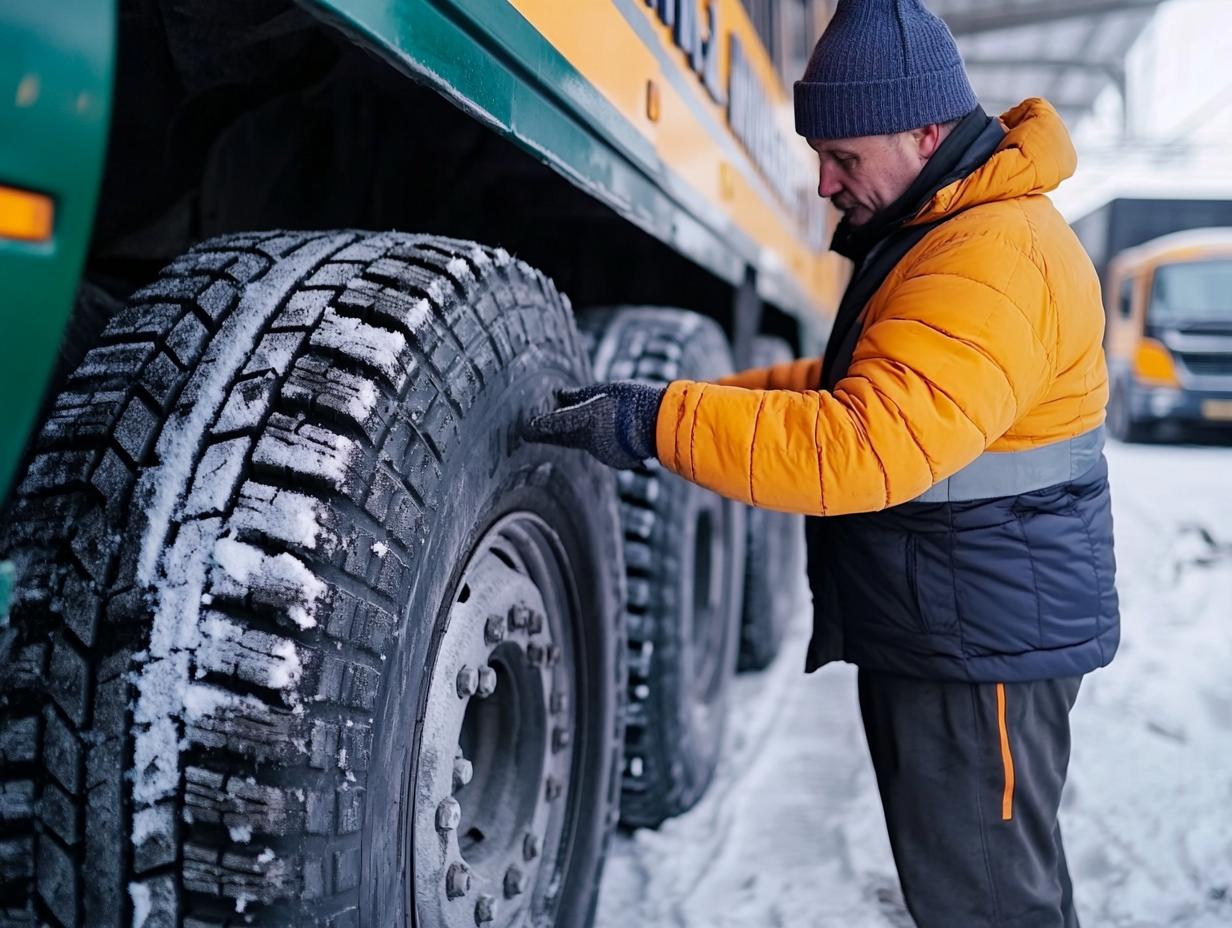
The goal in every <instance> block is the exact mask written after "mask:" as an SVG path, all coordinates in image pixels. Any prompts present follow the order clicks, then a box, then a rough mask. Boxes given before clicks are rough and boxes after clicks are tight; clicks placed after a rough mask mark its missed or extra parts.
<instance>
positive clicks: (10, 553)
mask: <svg viewBox="0 0 1232 928" xmlns="http://www.w3.org/2000/svg"><path fill="white" fill-rule="evenodd" d="M588 380H589V372H588V364H587V361H586V358H585V355H584V352H583V351H582V349H581V346H580V343H579V341H578V338H577V333H576V329H575V327H574V323H573V320H572V316H571V314H570V311H569V309H568V306H567V303H566V302H565V300H564V299H563V298H562V297H561V296H560V295H559V294H558V293H557V291H556V290H555V288H554V287H553V285H552V284H551V282H550V281H548V280H547V279H545V278H544V277H543V276H542V275H541V274H540V273H538V272H537V271H535V270H533V269H531V268H530V267H528V266H526V265H525V264H524V263H522V262H520V261H514V260H512V259H510V257H509V256H508V255H507V254H506V253H505V252H503V251H501V250H499V249H496V250H493V249H489V248H484V247H480V246H478V245H475V244H473V243H470V242H462V241H456V240H448V239H441V238H432V237H428V236H417V235H406V234H395V233H390V234H380V235H370V234H366V233H355V232H328V233H302V234H301V233H297V234H282V233H277V234H262V235H246V236H231V237H226V238H221V239H216V240H213V241H210V242H206V243H204V244H202V245H200V246H198V247H196V248H194V249H193V250H192V251H190V252H189V253H188V254H186V255H184V256H183V257H182V258H180V259H178V260H177V261H175V262H174V263H173V264H172V265H171V266H170V267H168V268H167V269H166V270H165V271H164V272H163V274H162V275H161V276H160V277H159V278H158V279H157V280H156V281H155V282H154V283H153V284H152V285H150V286H148V287H146V288H144V289H142V290H141V291H139V292H138V293H137V294H136V295H135V296H134V297H133V298H132V299H131V300H130V301H129V302H128V304H127V305H126V306H125V307H124V308H123V309H121V310H120V311H119V312H118V313H117V314H116V315H115V316H114V317H113V318H112V319H111V320H110V322H109V323H108V325H107V327H106V329H105V330H104V332H103V334H102V336H101V339H100V343H99V344H98V346H97V347H95V348H93V349H92V350H91V351H90V352H89V353H88V354H87V355H86V357H85V358H84V359H83V361H82V364H81V365H80V366H79V367H78V369H77V370H76V372H75V373H74V374H73V375H72V376H71V378H70V380H69V382H68V386H67V388H66V389H65V390H64V392H63V393H61V394H60V396H59V397H58V399H57V400H56V402H55V404H54V407H53V413H52V415H51V417H50V419H49V420H48V422H47V423H46V425H45V427H44V428H43V430H42V433H41V436H40V437H39V439H38V449H37V454H36V456H35V457H34V459H33V463H32V464H31V466H30V468H29V471H28V473H27V474H26V476H25V479H24V482H23V483H22V484H21V485H20V487H19V489H18V491H17V493H16V495H15V499H14V502H13V504H12V506H11V509H10V511H9V512H8V513H7V517H6V519H5V523H4V527H3V529H0V555H3V556H5V557H8V558H11V559H12V560H13V562H14V563H15V564H16V565H17V571H18V577H19V579H18V583H19V586H18V593H17V600H16V602H15V604H14V608H13V613H12V621H11V624H10V625H9V626H8V627H7V628H5V629H3V630H0V631H2V635H3V638H2V639H0V790H2V792H0V798H2V800H3V801H2V802H0V812H2V813H3V816H4V828H3V837H2V838H0V894H2V897H0V913H3V915H4V916H5V917H7V918H8V922H6V924H7V923H10V922H11V923H15V924H21V923H25V924H30V925H34V924H38V925H43V924H49V925H53V926H82V925H86V926H91V928H92V926H108V928H119V926H123V928H128V926H130V925H131V926H143V928H155V926H159V928H162V926H181V925H182V926H184V928H205V926H224V925H249V924H252V925H270V926H272V925H278V926H292V925H293V926H309V925H311V926H322V928H325V926H330V928H334V926H351V928H362V926H372V928H387V926H410V925H412V924H413V925H415V926H422V928H462V926H466V928H473V926H474V925H476V924H480V925H485V924H488V923H489V921H491V923H492V924H494V925H496V926H499V925H506V924H513V923H515V922H516V923H517V924H523V923H532V922H533V923H535V924H540V923H544V922H547V923H556V924H568V925H574V924H576V925H586V924H589V922H590V920H591V917H592V913H593V909H594V905H595V902H596V894H597V886H598V883H599V872H600V868H601V867H602V863H603V857H604V854H605V848H606V844H607V839H608V835H609V833H610V831H611V828H612V827H613V826H614V824H615V822H616V819H617V816H618V808H619V784H620V752H621V748H622V730H621V725H622V719H621V715H620V712H619V702H620V699H621V697H622V695H623V689H624V685H625V659H626V646H625V641H624V633H623V627H622V621H623V618H622V612H621V602H622V597H623V588H622V586H623V564H622V562H621V560H620V551H619V539H620V534H619V532H620V527H619V513H618V509H617V503H616V494H615V486H614V482H613V478H612V476H611V474H610V472H608V471H607V470H606V469H605V468H603V467H601V466H600V465H598V464H597V463H595V462H590V461H588V460H586V459H584V458H583V457H582V456H579V455H576V454H572V453H570V452H567V451H564V450H562V449H556V448H551V447H547V446H542V445H529V444H525V443H523V442H522V441H521V437H520V429H521V425H522V423H523V421H524V420H525V419H526V417H528V416H529V415H532V414H534V413H537V412H541V411H544V410H546V409H547V408H549V407H550V406H551V405H552V397H553V395H554V392H555V390H556V389H558V388H560V387H563V386H570V385H578V384H582V383H586V382H588ZM412 909H413V910H414V911H412Z"/></svg>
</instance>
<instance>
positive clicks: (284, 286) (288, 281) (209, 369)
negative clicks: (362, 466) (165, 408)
mask: <svg viewBox="0 0 1232 928" xmlns="http://www.w3.org/2000/svg"><path fill="white" fill-rule="evenodd" d="M345 241H346V238H345V237H344V236H332V237H328V238H321V239H316V240H314V241H311V242H309V243H307V244H306V245H304V247H302V248H300V249H298V250H297V251H295V252H294V254H292V255H291V256H290V257H288V258H285V259H283V260H282V261H280V262H278V263H277V264H275V265H274V266H273V267H272V268H271V269H270V271H269V273H267V274H266V275H265V277H263V278H262V279H261V280H259V281H258V282H256V283H255V284H252V285H250V286H248V287H247V288H246V289H245V290H244V295H243V297H242V298H241V299H240V305H239V306H238V307H237V308H236V309H235V311H234V312H233V313H232V314H231V315H230V316H229V317H228V318H227V321H226V322H225V323H223V326H222V328H221V329H220V330H219V332H218V334H217V335H215V336H214V338H213V339H212V340H211V341H210V346H209V348H208V349H207V351H206V355H205V357H204V358H203V359H202V360H201V362H200V364H199V365H198V367H197V371H196V373H194V375H193V377H192V381H191V383H190V385H189V386H188V387H186V388H185V389H186V392H190V393H191V395H192V398H193V401H192V402H191V403H190V404H189V405H188V407H187V412H186V413H183V414H177V415H176V416H173V417H172V418H170V419H169V420H168V422H167V425H166V426H165V427H164V428H163V431H162V434H161V435H159V437H158V444H157V446H156V451H157V454H158V461H159V463H158V466H157V467H155V468H152V470H151V472H150V476H149V477H148V480H149V485H150V486H152V487H153V499H152V500H151V503H150V506H149V509H148V520H149V522H148V527H147V529H146V534H145V538H144V539H143V540H142V547H141V558H140V561H139V562H138V567H137V577H138V579H139V580H140V581H141V582H142V583H145V584H150V583H153V582H154V581H155V580H156V576H155V569H156V567H157V566H158V560H159V555H160V554H161V553H162V548H163V542H164V541H165V539H166V537H167V530H168V528H169V527H170V524H171V519H172V516H173V514H174V510H175V507H176V504H177V503H178V501H179V500H180V499H181V498H182V496H183V494H184V490H185V488H186V486H187V484H188V479H189V477H190V476H191V475H192V471H193V459H194V457H195V451H196V449H197V448H198V447H200V445H201V439H202V436H203V435H204V434H205V430H206V428H207V427H208V426H209V424H210V421H211V420H212V419H213V418H214V415H215V414H216V413H217V412H218V410H219V409H220V408H221V407H222V404H223V400H224V399H226V396H227V392H228V389H229V386H230V383H231V381H232V380H233V379H234V377H235V374H236V373H237V372H238V371H239V369H240V367H241V366H242V365H243V364H244V363H245V361H246V360H247V356H248V352H249V351H250V349H251V347H252V345H253V343H254V342H255V341H256V338H257V334H258V333H259V332H260V331H261V328H262V327H263V326H264V324H265V323H266V321H267V320H268V319H269V317H270V316H272V315H273V314H274V313H275V312H276V311H277V309H278V307H279V305H280V304H281V303H282V300H283V299H284V298H285V296H286V294H287V293H289V292H290V291H291V289H292V288H293V287H294V286H295V285H296V284H297V283H298V281H299V279H300V278H301V277H302V276H303V275H304V273H305V272H306V271H307V270H308V269H310V268H312V267H313V266H314V265H316V264H317V263H318V262H319V261H320V260H321V259H323V258H324V257H326V256H327V255H328V254H329V253H330V252H331V251H334V250H336V249H337V248H338V247H339V246H340V245H342V244H343V243H344V242H345Z"/></svg>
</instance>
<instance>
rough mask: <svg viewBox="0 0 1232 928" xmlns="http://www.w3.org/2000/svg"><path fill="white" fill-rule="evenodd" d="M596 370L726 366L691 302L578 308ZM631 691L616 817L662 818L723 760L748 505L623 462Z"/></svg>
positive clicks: (676, 371) (726, 353) (727, 357)
mask: <svg viewBox="0 0 1232 928" xmlns="http://www.w3.org/2000/svg"><path fill="white" fill-rule="evenodd" d="M579 322H580V324H581V326H582V328H583V329H584V330H585V331H586V332H587V333H588V334H589V335H590V336H591V338H592V339H593V341H594V365H595V378H596V379H597V380H600V381H603V380H621V379H628V378H635V379H639V380H644V381H649V382H653V383H667V382H669V381H671V380H676V379H679V378H682V377H687V378H693V379H698V380H710V379H715V378H717V377H720V376H722V375H723V374H726V373H729V372H730V371H731V351H730V348H729V347H728V344H727V339H726V337H725V336H724V334H723V331H722V329H720V328H719V327H718V325H716V324H715V323H714V322H712V321H711V320H709V319H707V318H705V317H704V316H699V315H697V314H696V313H692V312H686V311H684V310H679V309H666V308H659V307H619V308H615V309H604V310H596V311H593V312H587V313H584V314H583V315H582V317H581V319H580V320H579ZM617 484H618V486H619V488H620V499H621V514H622V521H623V523H624V534H625V543H624V551H625V561H626V564H627V570H628V582H627V585H628V606H627V620H626V625H627V628H628V635H629V691H628V711H627V716H626V729H625V768H624V770H625V773H624V789H623V795H622V798H621V818H622V821H623V822H624V823H625V824H626V825H631V826H649V827H654V826H657V825H659V824H660V823H661V822H663V821H664V820H665V819H667V818H670V817H671V816H674V815H678V814H680V813H681V812H684V811H686V810H687V809H690V808H692V807H693V805H694V804H695V803H696V802H697V801H698V800H699V799H700V798H701V797H702V795H703V793H704V792H705V791H706V787H707V786H709V784H710V781H711V778H712V777H713V775H714V770H715V766H716V765H717V763H718V759H719V753H720V749H721V747H722V743H723V734H724V731H725V729H726V716H727V699H728V691H729V689H730V683H731V678H732V676H733V675H734V673H735V668H736V654H737V651H738V649H739V635H740V624H739V623H740V603H741V592H742V589H741V588H742V586H743V581H744V513H745V507H744V506H742V505H740V504H739V503H736V502H733V501H731V500H726V499H723V498H722V497H720V496H718V495H716V494H714V493H711V492H710V491H709V490H705V489H702V488H701V487H698V486H696V485H694V484H692V483H689V482H688V481H686V480H684V479H682V478H680V477H678V476H676V475H675V474H671V473H668V472H667V471H665V470H663V469H662V468H661V467H660V466H659V465H658V463H657V462H652V464H651V466H650V467H649V468H647V469H638V470H628V471H620V472H618V474H617Z"/></svg>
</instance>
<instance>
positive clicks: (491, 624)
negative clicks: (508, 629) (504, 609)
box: [483, 615, 505, 644]
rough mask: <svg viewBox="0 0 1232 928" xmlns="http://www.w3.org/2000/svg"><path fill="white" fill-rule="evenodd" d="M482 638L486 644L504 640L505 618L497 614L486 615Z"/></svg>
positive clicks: (498, 642)
mask: <svg viewBox="0 0 1232 928" xmlns="http://www.w3.org/2000/svg"><path fill="white" fill-rule="evenodd" d="M483 638H484V640H485V641H486V642H487V643H488V644H500V643H501V642H502V641H504V640H505V619H504V618H503V617H502V616H499V615H490V616H488V621H487V624H486V625H484V627H483Z"/></svg>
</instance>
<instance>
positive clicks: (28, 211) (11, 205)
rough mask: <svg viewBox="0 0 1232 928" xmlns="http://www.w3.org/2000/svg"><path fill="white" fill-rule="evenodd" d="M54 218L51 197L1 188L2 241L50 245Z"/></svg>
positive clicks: (0, 227)
mask: <svg viewBox="0 0 1232 928" xmlns="http://www.w3.org/2000/svg"><path fill="white" fill-rule="evenodd" d="M54 218H55V205H54V204H53V203H52V201H51V197H48V196H44V195H43V194H41V193H31V192H30V191H29V190H16V189H14V188H13V187H5V186H3V185H0V238H15V239H20V240H21V241H23V242H46V241H49V240H50V239H51V228H52V223H53V220H54Z"/></svg>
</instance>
